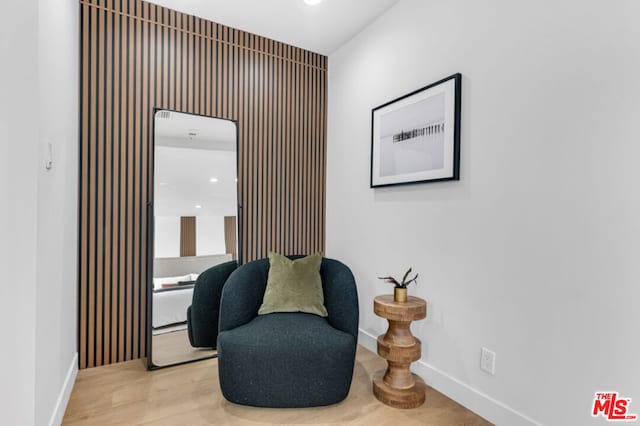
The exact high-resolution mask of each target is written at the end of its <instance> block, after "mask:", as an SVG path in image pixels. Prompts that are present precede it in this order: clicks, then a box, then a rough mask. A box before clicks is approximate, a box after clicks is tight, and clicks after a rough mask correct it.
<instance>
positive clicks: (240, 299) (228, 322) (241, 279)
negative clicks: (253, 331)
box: [219, 259, 269, 332]
mask: <svg viewBox="0 0 640 426" xmlns="http://www.w3.org/2000/svg"><path fill="white" fill-rule="evenodd" d="M268 274H269V259H261V260H256V261H253V262H249V263H247V264H245V265H242V266H241V267H239V268H238V269H236V270H235V271H234V272H233V273H232V274H231V275H230V276H229V279H228V280H227V282H226V284H225V286H224V288H223V289H222V299H221V300H220V320H219V331H220V332H222V331H226V330H231V329H234V328H236V327H239V326H241V325H244V324H246V323H248V322H249V321H251V320H252V319H253V318H255V317H256V316H257V315H258V309H260V305H262V299H263V298H264V291H265V288H266V286H267V277H268Z"/></svg>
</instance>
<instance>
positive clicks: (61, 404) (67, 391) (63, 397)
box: [49, 352, 78, 426]
mask: <svg viewBox="0 0 640 426" xmlns="http://www.w3.org/2000/svg"><path fill="white" fill-rule="evenodd" d="M77 375H78V352H76V353H75V354H74V355H73V358H72V359H71V365H70V366H69V370H68V371H67V376H66V377H65V379H64V383H63V384H62V389H60V394H59V395H58V400H57V401H56V406H55V408H54V410H53V414H52V415H51V420H50V421H49V426H59V425H60V424H62V418H63V417H64V411H65V410H66V409H67V404H68V403H69V398H70V397H71V391H72V390H73V385H74V384H75V382H76V376H77Z"/></svg>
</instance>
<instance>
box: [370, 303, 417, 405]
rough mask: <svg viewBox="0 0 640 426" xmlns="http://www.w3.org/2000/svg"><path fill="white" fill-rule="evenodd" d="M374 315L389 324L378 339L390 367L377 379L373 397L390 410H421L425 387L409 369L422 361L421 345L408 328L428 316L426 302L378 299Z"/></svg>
mask: <svg viewBox="0 0 640 426" xmlns="http://www.w3.org/2000/svg"><path fill="white" fill-rule="evenodd" d="M373 311H374V312H375V314H376V315H378V316H379V317H382V318H386V319H387V321H389V328H388V330H387V332H386V333H385V334H382V335H380V336H379V337H378V354H379V355H380V356H381V357H383V358H384V359H386V360H387V363H388V367H387V370H386V371H385V372H384V373H379V374H378V375H376V376H374V378H373V394H374V395H375V396H376V398H378V399H379V400H380V401H381V402H383V403H385V404H387V405H390V406H391V407H395V408H416V407H419V406H421V405H422V404H423V403H424V394H425V384H424V381H423V380H422V379H421V378H420V377H418V376H417V375H415V374H412V373H411V371H410V370H409V366H410V365H411V363H412V362H414V361H417V360H419V359H420V355H421V350H422V343H421V342H420V340H419V339H416V338H415V337H414V336H413V335H412V334H411V329H410V328H409V326H410V325H411V321H417V320H421V319H423V318H425V317H426V316H427V302H426V301H425V300H423V299H420V298H418V297H412V296H409V297H408V298H407V301H406V302H395V301H394V300H393V295H384V296H377V297H376V298H375V299H374V300H373Z"/></svg>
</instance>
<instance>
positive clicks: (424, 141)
mask: <svg viewBox="0 0 640 426" xmlns="http://www.w3.org/2000/svg"><path fill="white" fill-rule="evenodd" d="M460 83H461V76H460V74H454V75H452V76H450V77H447V78H445V79H443V80H440V81H438V82H436V83H434V84H431V85H429V86H426V87H424V88H422V89H419V90H417V91H415V92H412V93H410V94H408V95H405V96H403V97H400V98H398V99H395V100H393V101H391V102H388V103H386V104H384V105H381V106H379V107H377V108H374V109H373V110H372V132H371V133H372V140H371V187H372V188H375V187H379V186H388V185H399V184H407V183H418V182H433V181H443V180H457V179H459V158H460V152H459V144H460V142H459V141H460Z"/></svg>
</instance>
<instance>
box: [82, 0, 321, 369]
mask: <svg viewBox="0 0 640 426" xmlns="http://www.w3.org/2000/svg"><path fill="white" fill-rule="evenodd" d="M80 4H81V17H80V21H81V22H80V24H81V25H80V26H81V29H80V31H81V67H82V70H81V81H80V91H81V111H80V114H81V128H80V134H81V146H80V212H79V213H80V214H79V218H80V223H79V232H80V239H79V241H80V243H79V271H78V274H79V287H80V288H79V321H78V323H79V345H78V346H79V358H80V359H79V364H80V368H86V367H93V366H99V365H103V364H110V363H114V362H120V361H126V360H130V359H135V358H140V357H143V356H144V355H145V329H146V324H145V306H146V295H145V283H146V279H147V277H146V271H145V268H144V265H145V256H146V226H147V224H146V214H145V206H146V203H147V202H148V201H150V200H151V198H152V196H153V192H152V191H153V182H152V178H151V176H152V174H151V172H152V170H153V146H152V142H151V141H152V139H151V137H152V132H153V129H152V123H153V121H152V114H153V108H154V107H158V108H167V109H172V110H178V111H182V112H188V113H196V114H202V115H207V116H212V117H221V118H227V119H232V120H236V121H237V123H238V130H239V141H238V160H239V171H238V175H239V176H238V183H239V200H240V202H241V205H242V207H243V208H242V212H243V214H242V216H241V217H240V219H239V220H240V221H241V224H242V235H241V246H242V259H243V261H245V262H246V261H250V260H254V259H258V258H261V257H265V256H266V255H267V252H268V251H269V250H275V251H277V252H280V253H283V254H295V253H302V254H304V253H312V252H316V251H322V250H323V249H324V234H325V228H324V227H325V225H324V217H325V162H326V91H327V87H326V84H327V81H326V79H327V75H326V66H327V58H326V57H325V56H322V55H319V54H315V53H313V52H309V51H306V50H302V49H299V48H296V47H293V46H289V45H286V44H283V43H279V42H276V41H274V40H269V39H266V38H264V37H260V36H257V35H254V34H250V33H247V32H244V31H240V30H236V29H233V28H229V27H226V26H224V25H219V24H216V23H214V22H210V21H206V20H204V19H200V18H197V17H193V16H189V15H185V14H182V13H179V12H175V11H173V10H170V9H167V8H163V7H160V6H156V5H152V4H149V3H146V2H142V1H140V0H81V1H80Z"/></svg>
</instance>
